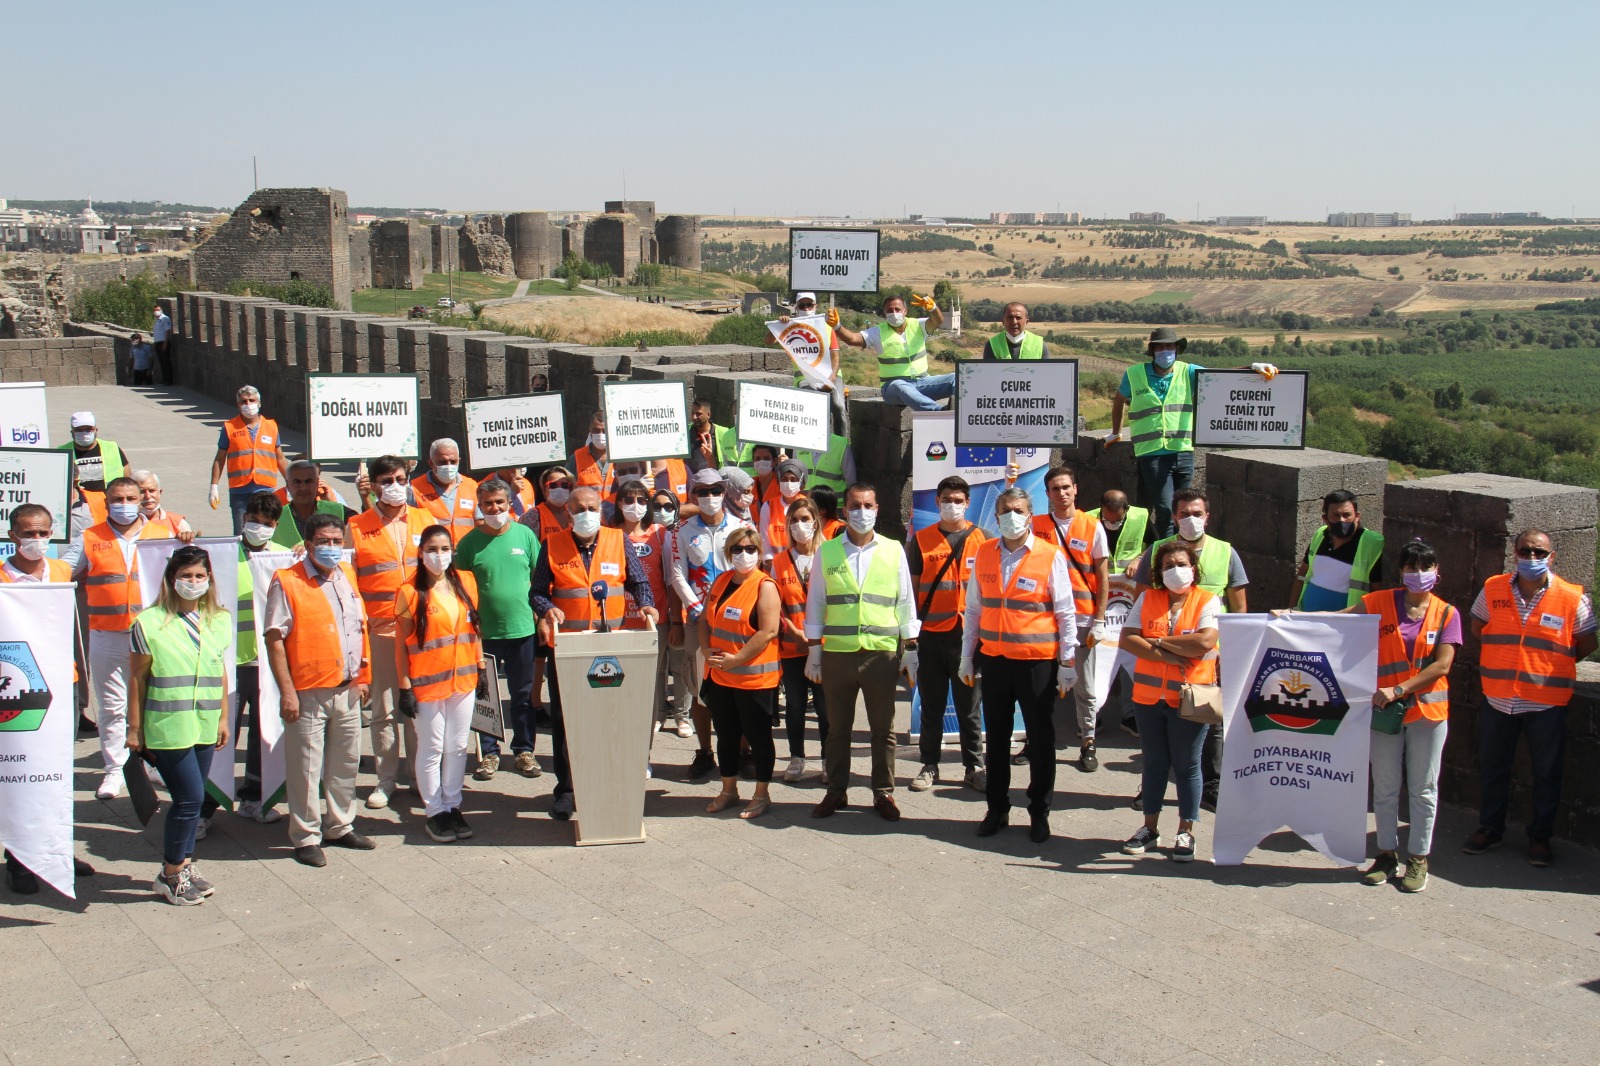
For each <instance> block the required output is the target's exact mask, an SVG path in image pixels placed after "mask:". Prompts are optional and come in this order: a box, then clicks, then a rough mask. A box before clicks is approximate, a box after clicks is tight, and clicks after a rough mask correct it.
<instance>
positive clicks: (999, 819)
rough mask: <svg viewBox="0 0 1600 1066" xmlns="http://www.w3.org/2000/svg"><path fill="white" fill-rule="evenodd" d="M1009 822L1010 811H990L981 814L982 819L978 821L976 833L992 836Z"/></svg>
mask: <svg viewBox="0 0 1600 1066" xmlns="http://www.w3.org/2000/svg"><path fill="white" fill-rule="evenodd" d="M1010 822H1011V812H1010V811H1008V810H1007V811H990V812H989V813H988V814H986V815H984V816H983V821H981V822H979V823H978V835H979V836H981V837H992V836H994V835H995V834H996V833H998V832H1000V830H1002V829H1004V828H1005V827H1006V826H1007V825H1008V824H1010Z"/></svg>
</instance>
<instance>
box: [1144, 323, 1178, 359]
mask: <svg viewBox="0 0 1600 1066" xmlns="http://www.w3.org/2000/svg"><path fill="white" fill-rule="evenodd" d="M1158 344H1176V345H1177V346H1178V354H1179V355H1182V354H1183V350H1184V349H1185V348H1187V347H1189V338H1188V337H1180V336H1178V331H1177V330H1175V329H1173V328H1172V327H1171V326H1162V327H1161V328H1160V329H1153V330H1151V331H1150V342H1149V343H1148V344H1146V345H1145V346H1144V353H1145V354H1146V355H1149V354H1150V353H1151V352H1153V351H1155V347H1156V345H1158Z"/></svg>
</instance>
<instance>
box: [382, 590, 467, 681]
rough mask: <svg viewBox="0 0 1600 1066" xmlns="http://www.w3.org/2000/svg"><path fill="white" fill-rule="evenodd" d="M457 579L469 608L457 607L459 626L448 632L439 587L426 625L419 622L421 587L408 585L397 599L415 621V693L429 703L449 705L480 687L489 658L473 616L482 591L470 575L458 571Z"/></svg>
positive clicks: (410, 644)
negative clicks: (481, 670) (481, 669)
mask: <svg viewBox="0 0 1600 1066" xmlns="http://www.w3.org/2000/svg"><path fill="white" fill-rule="evenodd" d="M457 576H459V577H460V578H461V585H462V587H463V588H464V589H465V590H466V592H467V602H466V603H460V602H458V603H457V610H456V614H455V619H454V622H455V624H454V625H453V626H450V627H449V628H446V626H447V624H448V622H449V617H448V616H447V615H446V614H445V610H444V608H443V607H442V606H441V605H440V603H439V597H438V595H437V594H436V593H437V592H438V589H439V586H438V585H437V584H436V585H434V587H433V590H432V591H430V592H429V594H428V615H427V618H426V619H425V620H424V619H418V618H417V588H416V585H415V584H412V583H410V582H407V583H406V584H404V585H401V586H400V590H399V592H398V593H396V602H397V603H398V604H399V610H400V612H403V613H404V614H405V616H406V617H408V618H410V619H412V629H411V635H410V636H408V637H407V638H406V661H407V663H408V667H409V668H408V670H407V675H408V676H409V678H410V680H411V691H412V692H414V693H416V696H417V699H418V700H421V701H424V702H437V701H439V700H444V699H449V698H450V697H451V696H459V695H462V694H464V693H467V692H471V691H472V690H473V689H475V688H477V687H478V661H479V660H480V659H482V658H483V649H482V647H481V646H480V642H479V635H478V630H477V628H476V627H475V626H474V625H473V624H472V615H471V613H470V612H471V611H472V610H473V609H475V608H476V607H477V592H478V586H477V582H476V580H475V579H474V578H473V576H472V574H470V573H468V572H466V571H458V575H457ZM450 591H451V592H452V593H453V592H454V591H455V590H454V589H451V590H450ZM419 636H420V637H421V638H422V639H421V640H418V637H419Z"/></svg>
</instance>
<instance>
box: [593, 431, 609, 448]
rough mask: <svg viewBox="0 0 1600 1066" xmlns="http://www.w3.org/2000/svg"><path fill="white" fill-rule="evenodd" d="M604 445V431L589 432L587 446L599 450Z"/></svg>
mask: <svg viewBox="0 0 1600 1066" xmlns="http://www.w3.org/2000/svg"><path fill="white" fill-rule="evenodd" d="M605 446H606V435H605V434H604V433H591V434H589V447H591V448H593V449H594V450H595V451H599V450H600V449H602V448H604V447H605Z"/></svg>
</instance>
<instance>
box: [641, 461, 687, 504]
mask: <svg viewBox="0 0 1600 1066" xmlns="http://www.w3.org/2000/svg"><path fill="white" fill-rule="evenodd" d="M666 463H667V488H668V489H670V490H672V494H673V495H674V496H676V497H678V503H679V504H685V503H688V502H689V466H688V464H687V463H685V462H684V461H683V460H682V459H668V460H666ZM650 487H651V488H652V489H654V488H655V478H654V477H651V478H650Z"/></svg>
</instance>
